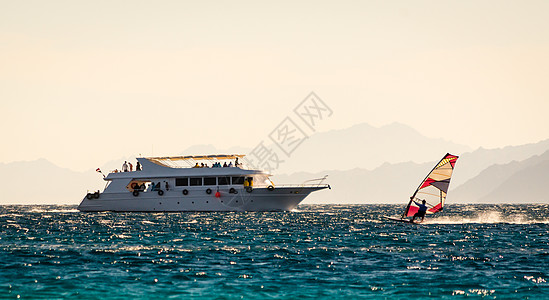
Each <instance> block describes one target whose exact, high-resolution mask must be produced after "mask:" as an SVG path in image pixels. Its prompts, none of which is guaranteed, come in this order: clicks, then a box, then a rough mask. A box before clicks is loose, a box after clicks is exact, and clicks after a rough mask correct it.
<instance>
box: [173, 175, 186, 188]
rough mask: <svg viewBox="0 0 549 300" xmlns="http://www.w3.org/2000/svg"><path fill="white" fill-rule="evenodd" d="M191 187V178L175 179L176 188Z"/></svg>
mask: <svg viewBox="0 0 549 300" xmlns="http://www.w3.org/2000/svg"><path fill="white" fill-rule="evenodd" d="M188 185H189V178H186V177H185V178H176V179H175V186H188Z"/></svg>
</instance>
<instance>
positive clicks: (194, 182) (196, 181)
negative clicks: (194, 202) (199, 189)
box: [189, 177, 202, 186]
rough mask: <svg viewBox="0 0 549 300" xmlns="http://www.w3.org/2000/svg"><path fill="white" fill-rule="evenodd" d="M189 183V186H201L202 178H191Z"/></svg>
mask: <svg viewBox="0 0 549 300" xmlns="http://www.w3.org/2000/svg"><path fill="white" fill-rule="evenodd" d="M189 182H190V185H191V186H196V185H202V177H191V178H189Z"/></svg>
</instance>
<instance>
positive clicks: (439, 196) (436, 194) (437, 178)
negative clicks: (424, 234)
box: [386, 153, 459, 224]
mask: <svg viewBox="0 0 549 300" xmlns="http://www.w3.org/2000/svg"><path fill="white" fill-rule="evenodd" d="M458 158H459V157H458V156H456V155H452V154H450V153H446V155H444V157H443V158H442V159H441V160H440V161H439V162H438V163H437V164H436V165H435V167H434V168H433V169H432V170H431V172H429V174H427V177H425V179H423V181H422V182H421V183H420V184H419V186H418V188H417V189H416V190H415V192H414V194H413V195H412V196H411V197H410V201H409V202H408V205H406V209H405V210H404V212H403V213H402V216H401V217H400V219H398V218H392V217H386V218H387V219H389V220H391V221H396V222H407V223H411V220H409V219H407V218H409V217H413V216H414V215H415V214H416V213H417V212H418V211H419V205H418V203H420V202H422V201H423V200H425V202H426V205H427V212H426V213H425V214H426V215H427V214H435V213H437V212H440V211H442V209H443V208H444V201H445V200H446V195H447V193H448V187H449V186H450V179H451V178H452V173H453V171H454V167H455V165H456V161H457V159H458ZM414 223H415V224H417V223H419V222H414Z"/></svg>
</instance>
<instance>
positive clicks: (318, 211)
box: [0, 205, 549, 299]
mask: <svg viewBox="0 0 549 300" xmlns="http://www.w3.org/2000/svg"><path fill="white" fill-rule="evenodd" d="M75 208H76V207H74V206H1V207H0V224H1V227H2V230H1V232H0V249H1V250H0V270H1V271H0V297H1V298H16V297H18V296H20V297H21V298H47V299H51V298H119V299H122V298H129V297H131V298H168V297H171V298H190V297H194V298H219V299H237V298H244V299H264V298H298V297H299V298H307V299H319V298H320V299H329V298H358V297H363V298H391V299H399V298H400V299H404V298H410V297H413V298H421V297H423V298H433V297H437V298H465V297H467V298H470V297H471V296H472V297H476V298H481V297H482V298H486V299H492V298H504V299H505V298H531V299H540V298H549V283H548V282H547V281H549V237H548V233H549V215H548V213H549V205H500V206H496V205H471V206H459V205H448V206H447V208H446V210H445V212H444V213H442V214H441V215H439V216H437V217H434V218H430V219H429V220H428V221H427V222H426V224H423V225H410V224H404V223H387V222H385V221H384V220H383V215H396V214H398V212H400V211H401V210H402V209H403V207H402V206H397V205H354V206H353V205H347V206H336V205H332V206H330V205H326V206H324V205H302V206H299V210H298V211H295V212H289V213H154V214H153V213H150V214H149V213H80V212H78V211H77V210H76V209H75Z"/></svg>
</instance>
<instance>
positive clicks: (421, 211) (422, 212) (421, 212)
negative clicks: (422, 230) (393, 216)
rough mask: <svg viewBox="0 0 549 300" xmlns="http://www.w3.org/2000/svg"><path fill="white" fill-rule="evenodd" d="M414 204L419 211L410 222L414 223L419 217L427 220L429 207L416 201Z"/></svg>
mask: <svg viewBox="0 0 549 300" xmlns="http://www.w3.org/2000/svg"><path fill="white" fill-rule="evenodd" d="M414 203H415V204H417V206H419V210H418V211H417V213H415V214H414V216H413V217H412V220H411V221H410V222H414V220H415V219H416V218H418V217H420V218H421V219H422V220H423V218H425V213H426V212H427V205H424V204H423V203H418V202H416V201H414Z"/></svg>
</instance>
